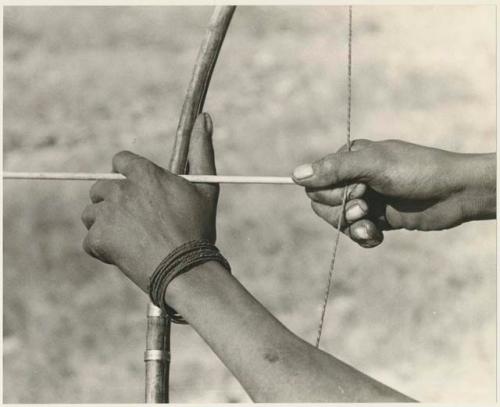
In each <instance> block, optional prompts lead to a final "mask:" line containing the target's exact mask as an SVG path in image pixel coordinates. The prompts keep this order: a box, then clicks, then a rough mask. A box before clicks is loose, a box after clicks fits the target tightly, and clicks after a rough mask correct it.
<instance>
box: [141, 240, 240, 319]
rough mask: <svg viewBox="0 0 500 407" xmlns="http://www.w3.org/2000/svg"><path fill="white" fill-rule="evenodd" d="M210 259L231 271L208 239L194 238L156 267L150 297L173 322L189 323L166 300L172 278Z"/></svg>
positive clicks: (151, 278)
mask: <svg viewBox="0 0 500 407" xmlns="http://www.w3.org/2000/svg"><path fill="white" fill-rule="evenodd" d="M209 261H216V262H218V263H220V264H221V265H222V266H223V267H224V268H225V269H226V270H227V271H228V272H229V273H231V267H230V265H229V263H228V262H227V260H226V259H225V258H224V256H222V254H221V253H220V252H219V249H218V248H217V247H216V246H215V245H213V244H212V243H210V242H209V241H208V240H193V241H190V242H187V243H184V244H183V245H181V246H179V247H177V248H176V249H174V250H173V251H172V252H170V254H169V255H168V256H167V257H165V258H164V259H163V260H162V261H161V263H160V264H159V265H158V267H156V269H155V271H154V272H153V274H152V275H151V277H150V279H149V298H150V299H151V301H152V302H153V304H155V305H156V306H157V307H160V308H161V309H162V310H163V311H165V312H166V314H167V315H168V316H169V318H170V319H171V321H172V322H175V323H177V324H187V322H186V320H185V319H184V318H182V316H181V315H179V314H178V313H177V312H176V311H175V310H174V309H173V308H172V307H170V306H169V305H167V303H166V301H165V292H166V290H167V287H168V285H169V284H170V283H171V282H172V280H173V279H174V278H176V277H178V276H180V275H181V274H184V273H186V272H188V271H189V270H191V269H193V268H194V267H196V266H199V265H201V264H203V263H207V262H209Z"/></svg>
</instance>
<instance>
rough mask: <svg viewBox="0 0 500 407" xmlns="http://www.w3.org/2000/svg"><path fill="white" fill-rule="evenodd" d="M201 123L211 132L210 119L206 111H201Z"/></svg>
mask: <svg viewBox="0 0 500 407" xmlns="http://www.w3.org/2000/svg"><path fill="white" fill-rule="evenodd" d="M203 125H204V126H205V130H206V131H207V132H208V133H212V119H210V115H209V114H208V113H203Z"/></svg>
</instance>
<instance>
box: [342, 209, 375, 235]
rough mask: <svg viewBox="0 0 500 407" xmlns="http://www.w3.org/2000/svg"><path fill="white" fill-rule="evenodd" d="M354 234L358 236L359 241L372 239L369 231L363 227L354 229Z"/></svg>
mask: <svg viewBox="0 0 500 407" xmlns="http://www.w3.org/2000/svg"><path fill="white" fill-rule="evenodd" d="M346 216H347V214H346ZM354 232H355V233H356V236H357V237H358V238H359V239H364V240H368V239H369V238H370V235H369V234H368V229H367V228H365V227H363V226H359V227H357V228H356V229H354Z"/></svg>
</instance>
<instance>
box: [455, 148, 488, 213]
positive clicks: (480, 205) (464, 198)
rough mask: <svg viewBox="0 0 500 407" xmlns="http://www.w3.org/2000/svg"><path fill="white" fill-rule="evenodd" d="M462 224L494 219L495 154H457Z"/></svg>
mask: <svg viewBox="0 0 500 407" xmlns="http://www.w3.org/2000/svg"><path fill="white" fill-rule="evenodd" d="M455 168H456V170H455V171H456V173H457V176H458V178H459V181H458V182H459V183H460V185H461V193H460V194H461V195H460V202H461V209H462V213H463V217H464V222H466V221H472V220H485V219H494V218H495V217H496V154H494V153H493V154H457V159H456V164H455Z"/></svg>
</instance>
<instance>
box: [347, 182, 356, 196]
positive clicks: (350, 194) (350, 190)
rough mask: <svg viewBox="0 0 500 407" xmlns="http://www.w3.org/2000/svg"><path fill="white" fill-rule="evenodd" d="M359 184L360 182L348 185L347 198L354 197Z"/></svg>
mask: <svg viewBox="0 0 500 407" xmlns="http://www.w3.org/2000/svg"><path fill="white" fill-rule="evenodd" d="M357 186H358V184H354V185H351V186H350V187H348V190H347V199H352V197H353V196H354V190H355V189H356V187H357Z"/></svg>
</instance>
